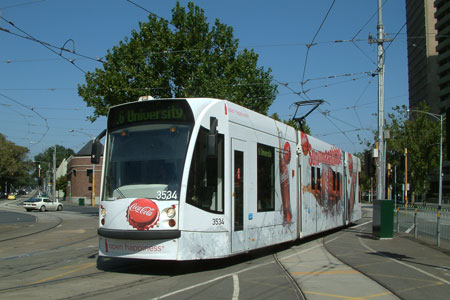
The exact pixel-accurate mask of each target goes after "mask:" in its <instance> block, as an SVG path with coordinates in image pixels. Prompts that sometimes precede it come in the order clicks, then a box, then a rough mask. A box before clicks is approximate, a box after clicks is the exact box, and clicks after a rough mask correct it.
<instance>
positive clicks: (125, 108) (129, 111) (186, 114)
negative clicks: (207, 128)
mask: <svg viewBox="0 0 450 300" xmlns="http://www.w3.org/2000/svg"><path fill="white" fill-rule="evenodd" d="M147 122H182V123H190V122H192V123H193V122H194V117H193V114H192V110H191V108H190V107H189V104H188V102H187V101H186V100H149V101H140V102H132V103H129V104H124V105H118V106H115V107H112V108H111V109H110V111H109V115H108V128H109V129H111V128H116V127H122V126H127V125H136V124H140V123H147Z"/></svg>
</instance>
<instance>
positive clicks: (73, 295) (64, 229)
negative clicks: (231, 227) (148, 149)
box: [0, 199, 302, 300]
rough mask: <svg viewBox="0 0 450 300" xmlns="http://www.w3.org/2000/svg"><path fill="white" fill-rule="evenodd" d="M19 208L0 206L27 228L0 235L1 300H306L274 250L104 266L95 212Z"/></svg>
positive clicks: (14, 204) (12, 204) (110, 262)
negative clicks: (225, 256)
mask: <svg viewBox="0 0 450 300" xmlns="http://www.w3.org/2000/svg"><path fill="white" fill-rule="evenodd" d="M22 200H23V199H22ZM20 201H21V200H20V199H19V200H16V202H13V201H11V202H4V201H2V202H0V210H1V211H2V213H3V214H6V215H8V216H10V217H8V218H9V219H10V220H11V221H13V222H15V221H17V217H18V216H19V219H23V220H25V219H26V220H28V221H27V222H20V223H15V224H19V225H20V224H22V225H23V226H19V228H16V230H14V231H3V232H0V264H1V266H2V268H0V299H108V300H110V299H153V298H167V299H212V298H214V299H262V298H264V299H280V298H281V299H286V300H288V299H302V296H301V294H299V292H298V291H297V290H296V288H295V285H293V284H292V282H291V280H290V278H289V277H288V276H287V275H286V272H285V270H284V269H283V268H282V267H281V266H280V265H279V264H278V263H277V261H276V259H275V257H274V255H273V253H274V250H275V248H270V249H266V250H264V251H256V252H252V253H251V254H247V255H241V256H237V257H233V258H229V259H223V260H205V261H196V262H158V261H142V260H119V259H114V260H111V259H103V260H98V258H97V252H98V247H97V242H98V240H97V224H98V217H97V212H96V210H95V211H94V210H93V208H89V207H69V206H67V205H66V206H65V210H63V211H62V212H44V213H42V212H30V213H27V212H25V211H24V209H23V208H21V206H20ZM18 204H19V205H18ZM22 210H23V212H22ZM1 226H3V224H2V225H1Z"/></svg>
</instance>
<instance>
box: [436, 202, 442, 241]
mask: <svg viewBox="0 0 450 300" xmlns="http://www.w3.org/2000/svg"><path fill="white" fill-rule="evenodd" d="M436 227H437V228H436V231H437V234H436V237H437V246H438V247H439V246H441V207H440V206H439V209H438V213H437V226H436Z"/></svg>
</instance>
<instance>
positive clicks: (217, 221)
mask: <svg viewBox="0 0 450 300" xmlns="http://www.w3.org/2000/svg"><path fill="white" fill-rule="evenodd" d="M212 224H213V226H220V225H224V224H225V221H224V220H223V218H213V219H212Z"/></svg>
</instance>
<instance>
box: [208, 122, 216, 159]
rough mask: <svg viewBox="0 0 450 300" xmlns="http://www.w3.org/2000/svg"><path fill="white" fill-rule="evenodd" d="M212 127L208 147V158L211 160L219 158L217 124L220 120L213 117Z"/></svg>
mask: <svg viewBox="0 0 450 300" xmlns="http://www.w3.org/2000/svg"><path fill="white" fill-rule="evenodd" d="M209 120H210V126H209V133H208V140H207V147H208V152H207V153H208V157H209V158H215V157H217V124H218V120H217V118H214V117H211V118H210V119H209Z"/></svg>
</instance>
